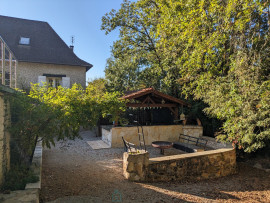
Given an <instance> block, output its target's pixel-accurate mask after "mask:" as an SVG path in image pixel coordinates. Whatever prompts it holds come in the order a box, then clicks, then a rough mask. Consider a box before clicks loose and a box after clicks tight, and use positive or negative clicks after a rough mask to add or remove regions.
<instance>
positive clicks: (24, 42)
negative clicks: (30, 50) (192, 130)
mask: <svg viewBox="0 0 270 203" xmlns="http://www.w3.org/2000/svg"><path fill="white" fill-rule="evenodd" d="M19 43H20V44H21V45H29V44H30V38H29V37H21V38H20V42H19Z"/></svg>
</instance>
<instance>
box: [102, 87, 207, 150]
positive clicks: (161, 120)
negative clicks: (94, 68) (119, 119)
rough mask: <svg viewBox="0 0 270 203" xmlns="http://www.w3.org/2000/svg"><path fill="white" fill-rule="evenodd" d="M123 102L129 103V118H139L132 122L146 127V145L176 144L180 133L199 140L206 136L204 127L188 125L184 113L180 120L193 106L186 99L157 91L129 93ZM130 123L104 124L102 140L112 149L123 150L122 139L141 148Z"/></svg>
mask: <svg viewBox="0 0 270 203" xmlns="http://www.w3.org/2000/svg"><path fill="white" fill-rule="evenodd" d="M121 99H124V100H126V101H127V103H126V106H127V108H128V109H127V111H129V110H130V112H127V115H126V116H129V114H130V113H131V114H132V115H133V116H136V117H135V118H133V119H134V120H136V121H137V122H139V124H140V125H142V126H143V132H144V136H145V144H146V145H151V143H152V142H153V141H169V142H177V141H178V140H179V135H180V134H184V135H190V136H194V137H200V136H202V134H203V127H202V126H201V125H200V124H199V123H197V124H195V125H186V119H185V116H183V115H184V114H182V115H180V117H179V109H180V108H181V107H183V106H188V107H190V105H189V104H188V103H187V102H185V101H183V100H180V99H177V98H175V97H172V96H169V95H167V94H164V93H162V92H159V91H157V90H155V89H154V88H146V89H142V90H139V91H131V92H127V93H126V94H125V95H124V96H122V97H121ZM181 109H182V108H181ZM181 109H180V111H181ZM134 113H135V115H134ZM182 113H183V110H182ZM180 118H181V119H180ZM134 120H133V121H134ZM179 121H182V122H179ZM130 124H131V125H128V124H127V125H122V126H119V125H117V124H115V125H102V126H101V134H102V140H103V141H104V142H106V143H107V144H108V145H109V146H111V147H122V146H123V140H122V137H123V138H124V139H125V140H126V141H128V142H131V143H134V144H136V145H139V143H138V141H139V139H138V128H137V126H136V125H134V123H133V125H132V122H131V123H130Z"/></svg>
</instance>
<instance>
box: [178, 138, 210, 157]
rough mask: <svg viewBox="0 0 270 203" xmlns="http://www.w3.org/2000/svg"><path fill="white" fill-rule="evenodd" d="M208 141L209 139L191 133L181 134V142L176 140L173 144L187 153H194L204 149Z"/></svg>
mask: <svg viewBox="0 0 270 203" xmlns="http://www.w3.org/2000/svg"><path fill="white" fill-rule="evenodd" d="M207 142H208V140H206V139H203V138H200V137H193V136H189V135H184V134H180V136H179V142H175V143H174V144H173V147H174V148H175V149H179V150H182V151H184V152H187V153H194V152H198V151H204V150H205V148H206V145H207Z"/></svg>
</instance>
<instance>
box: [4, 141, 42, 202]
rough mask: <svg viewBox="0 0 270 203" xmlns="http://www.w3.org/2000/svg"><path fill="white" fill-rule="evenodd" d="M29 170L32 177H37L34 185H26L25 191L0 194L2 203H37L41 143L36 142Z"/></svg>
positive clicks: (39, 182)
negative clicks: (31, 171)
mask: <svg viewBox="0 0 270 203" xmlns="http://www.w3.org/2000/svg"><path fill="white" fill-rule="evenodd" d="M31 169H32V170H33V172H34V175H36V176H38V177H39V181H38V182H36V183H28V184H26V186H25V190H16V191H11V192H10V194H0V200H1V202H3V203H10V202H18V203H20V202H21V203H23V202H25V203H26V202H33V203H39V193H40V189H41V170H42V142H41V141H40V142H38V143H37V145H36V148H35V152H34V155H33V160H32V164H31Z"/></svg>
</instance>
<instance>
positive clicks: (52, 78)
mask: <svg viewBox="0 0 270 203" xmlns="http://www.w3.org/2000/svg"><path fill="white" fill-rule="evenodd" d="M46 80H47V84H48V86H49V85H50V82H49V81H50V80H52V87H56V80H59V86H62V78H60V77H46Z"/></svg>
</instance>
